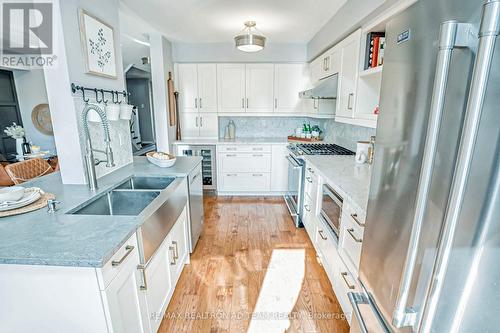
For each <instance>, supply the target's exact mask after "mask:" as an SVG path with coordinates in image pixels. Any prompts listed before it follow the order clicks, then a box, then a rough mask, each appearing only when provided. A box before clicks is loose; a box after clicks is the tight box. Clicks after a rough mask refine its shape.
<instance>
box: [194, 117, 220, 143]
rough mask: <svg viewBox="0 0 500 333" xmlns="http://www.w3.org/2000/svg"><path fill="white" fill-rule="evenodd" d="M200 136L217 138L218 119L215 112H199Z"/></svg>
mask: <svg viewBox="0 0 500 333" xmlns="http://www.w3.org/2000/svg"><path fill="white" fill-rule="evenodd" d="M198 122H199V128H200V138H217V137H218V136H219V119H218V117H217V113H200V114H199V119H198Z"/></svg>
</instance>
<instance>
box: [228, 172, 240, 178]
mask: <svg viewBox="0 0 500 333" xmlns="http://www.w3.org/2000/svg"><path fill="white" fill-rule="evenodd" d="M226 176H228V177H236V176H238V175H237V174H236V173H228V174H227V175H226Z"/></svg>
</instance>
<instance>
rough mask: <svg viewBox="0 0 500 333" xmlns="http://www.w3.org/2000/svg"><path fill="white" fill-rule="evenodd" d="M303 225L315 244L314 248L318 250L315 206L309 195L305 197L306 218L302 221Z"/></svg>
mask: <svg viewBox="0 0 500 333" xmlns="http://www.w3.org/2000/svg"><path fill="white" fill-rule="evenodd" d="M302 223H303V224H304V228H305V229H306V232H307V234H308V235H309V238H310V239H311V242H312V243H313V244H314V247H315V248H316V239H315V233H316V228H317V226H318V224H317V222H316V215H315V213H314V205H313V203H312V200H311V198H309V196H307V195H306V196H305V197H304V216H303V219H302Z"/></svg>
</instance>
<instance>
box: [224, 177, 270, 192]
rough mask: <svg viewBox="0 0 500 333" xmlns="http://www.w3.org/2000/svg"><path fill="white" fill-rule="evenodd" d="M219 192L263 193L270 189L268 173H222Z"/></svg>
mask: <svg viewBox="0 0 500 333" xmlns="http://www.w3.org/2000/svg"><path fill="white" fill-rule="evenodd" d="M221 178H222V179H220V183H221V190H222V191H231V192H264V191H269V190H270V188H271V176H270V173H258V172H256V173H226V172H224V173H222V177H221Z"/></svg>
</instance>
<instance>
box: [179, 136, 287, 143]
mask: <svg viewBox="0 0 500 333" xmlns="http://www.w3.org/2000/svg"><path fill="white" fill-rule="evenodd" d="M285 143H288V138H286V137H277V138H276V137H270V138H245V137H241V138H236V139H202V138H200V139H186V140H180V141H175V142H174V145H179V144H188V145H224V144H285Z"/></svg>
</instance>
